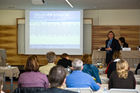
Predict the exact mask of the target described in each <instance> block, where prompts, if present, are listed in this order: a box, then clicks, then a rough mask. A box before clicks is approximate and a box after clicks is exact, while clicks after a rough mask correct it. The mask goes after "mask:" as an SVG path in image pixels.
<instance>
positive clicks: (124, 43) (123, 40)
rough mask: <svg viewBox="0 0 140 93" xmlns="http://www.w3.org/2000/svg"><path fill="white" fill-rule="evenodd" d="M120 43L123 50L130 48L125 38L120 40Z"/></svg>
mask: <svg viewBox="0 0 140 93" xmlns="http://www.w3.org/2000/svg"><path fill="white" fill-rule="evenodd" d="M119 43H120V45H121V48H128V44H127V43H126V42H125V38H124V37H120V38H119Z"/></svg>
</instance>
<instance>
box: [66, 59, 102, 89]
mask: <svg viewBox="0 0 140 93" xmlns="http://www.w3.org/2000/svg"><path fill="white" fill-rule="evenodd" d="M72 69H73V72H72V73H71V74H70V75H68V76H67V78H66V86H67V87H68V88H89V87H90V88H91V89H92V90H94V91H97V90H99V89H100V84H98V83H96V82H95V81H94V79H93V78H92V77H91V76H90V75H89V74H87V73H84V72H82V69H83V62H82V60H80V59H74V60H73V62H72Z"/></svg>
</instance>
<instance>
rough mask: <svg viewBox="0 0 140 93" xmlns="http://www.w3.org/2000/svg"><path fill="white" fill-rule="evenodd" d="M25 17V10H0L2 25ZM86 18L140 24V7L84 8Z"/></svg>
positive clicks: (102, 21) (109, 22)
mask: <svg viewBox="0 0 140 93" xmlns="http://www.w3.org/2000/svg"><path fill="white" fill-rule="evenodd" d="M24 17H25V11H24V10H0V25H16V18H24ZM84 18H93V24H94V25H140V9H135V10H84Z"/></svg>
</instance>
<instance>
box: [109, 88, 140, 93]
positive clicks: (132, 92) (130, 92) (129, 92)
mask: <svg viewBox="0 0 140 93" xmlns="http://www.w3.org/2000/svg"><path fill="white" fill-rule="evenodd" d="M109 93H139V91H138V90H136V89H110V90H109Z"/></svg>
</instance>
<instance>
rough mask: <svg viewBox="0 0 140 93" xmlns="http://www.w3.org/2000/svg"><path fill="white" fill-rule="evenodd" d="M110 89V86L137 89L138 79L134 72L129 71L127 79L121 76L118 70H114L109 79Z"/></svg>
mask: <svg viewBox="0 0 140 93" xmlns="http://www.w3.org/2000/svg"><path fill="white" fill-rule="evenodd" d="M108 87H109V89H110V88H123V89H135V87H136V80H135V77H134V74H133V72H131V71H129V72H128V77H127V78H126V79H124V78H119V77H118V74H117V72H116V71H113V72H112V74H111V76H110V79H109V85H108Z"/></svg>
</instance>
